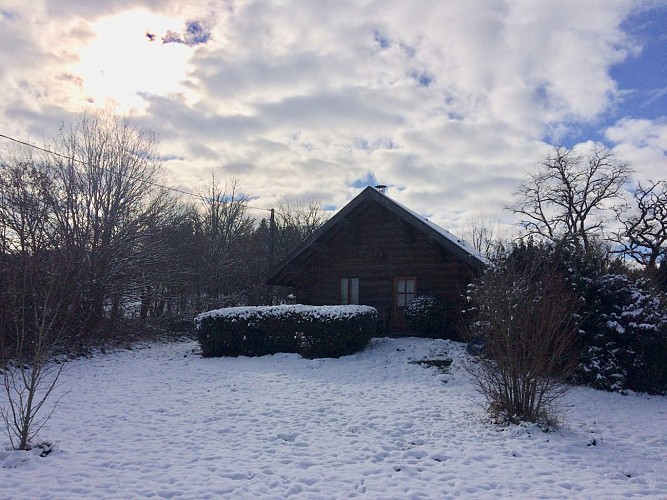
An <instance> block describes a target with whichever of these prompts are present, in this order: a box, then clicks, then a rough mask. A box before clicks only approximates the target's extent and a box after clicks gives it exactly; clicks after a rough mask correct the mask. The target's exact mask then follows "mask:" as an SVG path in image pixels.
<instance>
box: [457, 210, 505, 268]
mask: <svg viewBox="0 0 667 500" xmlns="http://www.w3.org/2000/svg"><path fill="white" fill-rule="evenodd" d="M461 236H462V238H463V239H464V240H465V241H467V242H468V243H470V244H471V245H472V246H473V247H474V248H475V249H476V250H477V251H478V252H479V253H480V254H482V255H484V256H485V257H487V258H491V257H493V256H495V255H497V254H498V252H499V251H500V249H501V248H502V247H503V246H504V241H503V240H504V238H503V237H502V236H501V234H500V229H499V227H498V223H497V222H496V221H494V220H491V219H490V218H489V217H487V216H485V215H483V214H481V213H476V214H473V215H471V216H470V217H469V218H468V220H467V221H466V226H465V228H464V229H463V233H462V234H461Z"/></svg>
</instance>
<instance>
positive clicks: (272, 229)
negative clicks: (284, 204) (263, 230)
mask: <svg viewBox="0 0 667 500" xmlns="http://www.w3.org/2000/svg"><path fill="white" fill-rule="evenodd" d="M275 251H276V211H275V210H274V209H273V208H272V209H271V224H270V226H269V269H273V259H274V257H275Z"/></svg>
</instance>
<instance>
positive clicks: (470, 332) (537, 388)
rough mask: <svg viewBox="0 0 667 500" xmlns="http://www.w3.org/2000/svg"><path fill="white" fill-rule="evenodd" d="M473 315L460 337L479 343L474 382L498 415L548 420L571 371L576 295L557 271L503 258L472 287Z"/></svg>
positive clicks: (551, 419) (531, 263)
mask: <svg viewBox="0 0 667 500" xmlns="http://www.w3.org/2000/svg"><path fill="white" fill-rule="evenodd" d="M469 300H470V305H471V310H470V311H468V313H469V314H472V315H473V318H474V320H473V321H471V322H469V323H468V326H467V327H466V328H464V331H463V337H464V338H465V339H467V340H468V341H470V342H473V343H475V344H477V345H482V346H483V347H482V349H483V352H482V355H481V356H480V357H479V358H477V360H476V362H475V363H474V364H471V365H470V366H469V369H470V370H469V371H470V373H471V375H472V378H473V382H474V383H475V385H476V386H477V388H478V390H479V391H480V392H481V393H482V395H483V396H484V397H485V399H486V401H487V403H488V407H487V408H488V411H489V412H490V413H491V414H492V415H494V416H497V417H499V418H500V419H501V420H508V421H511V422H518V421H532V422H543V423H547V424H553V423H555V421H554V414H553V411H554V408H553V405H554V403H555V402H556V401H557V400H558V399H559V398H560V397H561V396H562V395H563V394H564V393H565V391H566V390H567V386H565V385H564V384H563V381H564V380H565V378H566V377H567V376H568V375H570V374H571V373H573V371H574V369H575V368H576V359H575V358H574V357H573V355H572V353H573V350H572V348H573V345H574V342H575V340H576V334H577V331H578V321H579V320H578V317H577V316H576V314H575V313H576V312H577V303H578V302H577V296H576V295H575V294H574V293H573V292H572V290H571V288H570V287H568V285H567V283H566V281H565V280H564V279H563V277H562V276H560V275H559V274H558V272H556V270H555V269H549V268H545V267H544V265H542V264H540V263H538V262H537V261H530V260H529V261H525V260H524V259H515V258H512V256H511V255H510V256H506V257H503V258H500V259H498V260H496V262H495V263H494V266H492V267H490V268H489V269H488V270H487V272H486V273H485V274H484V275H483V276H482V277H481V278H480V279H479V280H478V282H477V283H476V284H475V285H474V286H473V287H471V290H470V293H469Z"/></svg>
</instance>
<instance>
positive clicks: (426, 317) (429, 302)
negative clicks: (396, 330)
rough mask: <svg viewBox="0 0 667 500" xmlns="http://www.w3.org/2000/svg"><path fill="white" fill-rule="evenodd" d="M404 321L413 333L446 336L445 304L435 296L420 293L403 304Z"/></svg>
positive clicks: (427, 335) (422, 335) (433, 336)
mask: <svg viewBox="0 0 667 500" xmlns="http://www.w3.org/2000/svg"><path fill="white" fill-rule="evenodd" d="M405 321H406V322H407V324H408V328H409V329H410V332H411V333H412V334H413V335H416V336H418V337H429V338H444V337H446V336H447V333H448V332H447V331H446V327H447V324H446V321H445V306H444V305H443V304H442V301H441V300H440V299H438V298H436V297H430V296H426V295H422V296H419V297H415V298H414V299H412V300H410V301H409V302H408V303H407V305H406V306H405Z"/></svg>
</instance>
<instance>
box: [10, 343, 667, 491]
mask: <svg viewBox="0 0 667 500" xmlns="http://www.w3.org/2000/svg"><path fill="white" fill-rule="evenodd" d="M193 351H194V352H193ZM196 351H197V344H196V343H194V342H174V343H167V344H165V343H154V344H150V345H149V346H146V347H145V348H141V349H135V350H133V351H119V352H116V353H113V354H107V355H99V356H96V357H93V358H90V359H81V360H77V361H74V362H70V363H68V366H67V369H66V371H65V372H63V374H62V384H61V386H60V390H62V391H68V394H67V395H65V397H64V398H63V400H62V403H61V406H60V407H59V408H58V410H57V411H56V413H55V414H54V415H53V417H52V419H51V420H50V421H49V423H48V424H47V426H46V427H45V428H44V429H43V431H42V433H41V437H42V438H44V439H50V440H53V441H54V442H55V444H56V449H55V451H53V452H52V453H51V454H50V455H48V456H47V457H45V458H41V457H39V456H38V455H37V454H35V453H25V452H8V451H2V449H0V466H1V467H0V497H1V498H73V497H85V498H103V497H107V498H136V497H165V498H181V497H182V498H202V499H203V498H234V499H243V498H285V497H294V498H355V497H366V498H397V499H398V498H400V499H404V498H488V497H502V498H564V497H567V498H618V497H628V496H636V497H655V498H667V398H664V397H647V396H645V395H629V396H621V395H617V394H607V393H603V392H598V391H594V390H590V389H585V388H577V389H574V390H573V391H572V392H571V393H570V394H569V395H568V396H567V398H566V400H565V402H564V407H563V418H564V422H565V423H564V426H563V428H562V429H561V430H559V431H557V432H550V433H544V432H542V431H540V430H539V429H537V428H535V427H531V426H513V427H498V426H494V425H492V424H490V423H488V422H487V421H486V417H485V414H484V412H483V410H482V408H481V407H480V405H479V397H478V396H477V394H476V393H475V391H474V389H473V388H472V387H471V385H470V382H469V381H468V379H467V375H466V373H465V372H464V371H463V370H462V369H461V367H460V365H461V363H462V362H463V360H464V359H465V354H464V349H463V347H462V346H461V345H460V344H455V343H451V342H445V341H433V340H427V339H375V340H373V342H372V344H371V346H370V347H369V348H368V349H367V350H365V351H364V352H362V353H360V354H358V355H354V356H348V357H344V358H341V359H321V360H306V359H302V358H301V357H299V356H298V355H294V354H289V355H288V354H281V355H274V356H265V357H261V358H219V359H202V358H201V357H200V356H199V355H197V354H196ZM443 357H451V358H453V359H454V364H453V366H452V368H451V372H450V374H442V373H441V372H439V371H438V370H437V369H436V368H425V367H423V366H420V365H418V364H414V363H411V361H414V360H420V359H424V358H429V359H433V358H443ZM0 403H3V401H2V400H0ZM3 439H4V438H3Z"/></svg>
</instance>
